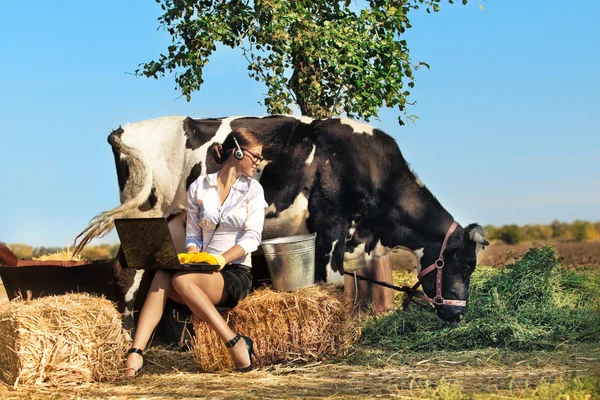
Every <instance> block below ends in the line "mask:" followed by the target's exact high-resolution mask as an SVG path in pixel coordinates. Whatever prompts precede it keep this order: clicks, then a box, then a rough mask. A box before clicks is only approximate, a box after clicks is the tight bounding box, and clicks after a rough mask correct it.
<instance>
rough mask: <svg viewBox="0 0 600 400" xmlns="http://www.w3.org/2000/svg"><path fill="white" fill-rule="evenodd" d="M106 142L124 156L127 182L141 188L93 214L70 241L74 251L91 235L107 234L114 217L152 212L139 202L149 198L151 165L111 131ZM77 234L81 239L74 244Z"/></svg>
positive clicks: (112, 225)
mask: <svg viewBox="0 0 600 400" xmlns="http://www.w3.org/2000/svg"><path fill="white" fill-rule="evenodd" d="M108 142H109V143H110V145H111V146H112V148H113V151H114V152H115V154H120V155H121V156H126V160H127V166H128V168H129V171H130V176H129V178H128V183H129V184H131V185H134V187H139V188H140V189H139V191H138V192H137V194H136V195H135V197H133V198H130V199H127V200H124V199H123V198H121V201H122V204H121V205H119V206H117V207H115V208H113V209H112V210H107V211H103V212H101V213H100V214H98V215H96V216H95V217H94V218H92V220H91V221H90V223H89V225H88V226H87V228H85V229H84V230H83V231H82V232H81V233H80V234H79V235H77V237H76V238H75V240H74V243H73V245H74V247H75V250H74V254H78V253H79V252H80V251H81V250H82V249H83V248H84V247H85V246H86V245H87V244H88V243H89V242H90V241H91V240H92V239H95V238H101V237H104V236H106V235H107V234H108V233H109V232H110V231H111V230H112V229H113V228H114V226H115V224H114V221H115V219H117V218H136V217H140V216H141V215H142V214H143V215H144V216H146V217H150V216H151V215H149V213H148V211H145V212H143V211H141V210H140V206H141V205H142V204H144V203H145V202H146V201H147V200H148V196H150V193H151V191H152V169H151V168H150V166H149V165H148V164H147V163H146V162H145V161H144V159H143V157H142V156H141V154H140V153H139V151H137V150H136V149H134V148H132V147H130V146H127V145H126V144H125V143H123V141H122V140H121V137H120V135H117V134H114V133H113V134H111V135H109V137H108ZM117 163H118V158H117ZM152 216H154V215H152ZM79 238H81V240H80V242H79V243H78V244H77V240H78V239H79Z"/></svg>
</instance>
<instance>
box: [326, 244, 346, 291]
mask: <svg viewBox="0 0 600 400" xmlns="http://www.w3.org/2000/svg"><path fill="white" fill-rule="evenodd" d="M337 243H338V240H335V241H334V242H333V243H331V251H330V252H329V262H328V263H327V265H326V266H325V274H326V275H325V282H327V283H331V284H332V285H334V286H344V275H343V274H340V273H339V272H334V271H333V269H332V268H331V262H332V261H333V251H334V250H335V246H336V245H337Z"/></svg>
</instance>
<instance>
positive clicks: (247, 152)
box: [242, 147, 265, 163]
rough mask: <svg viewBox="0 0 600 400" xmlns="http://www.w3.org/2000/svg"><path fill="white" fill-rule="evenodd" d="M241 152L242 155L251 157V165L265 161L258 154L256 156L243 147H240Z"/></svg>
mask: <svg viewBox="0 0 600 400" xmlns="http://www.w3.org/2000/svg"><path fill="white" fill-rule="evenodd" d="M242 150H244V154H249V155H251V156H252V163H256V162H262V161H264V159H265V158H264V157H263V156H261V155H259V154H256V153H253V152H251V151H250V150H248V149H245V148H243V147H242Z"/></svg>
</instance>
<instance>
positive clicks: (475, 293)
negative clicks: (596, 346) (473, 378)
mask: <svg viewBox="0 0 600 400" xmlns="http://www.w3.org/2000/svg"><path fill="white" fill-rule="evenodd" d="M599 340H600V271H594V270H593V269H591V268H577V269H566V268H562V267H561V266H560V264H559V257H558V253H557V251H556V249H555V248H553V247H550V246H543V247H539V248H532V249H530V250H529V251H528V252H527V253H526V254H525V255H524V256H523V257H522V258H521V259H519V260H517V261H516V262H515V263H514V264H507V265H506V266H505V268H503V269H498V268H490V267H479V268H477V269H476V272H475V273H474V274H473V276H472V278H471V287H470V290H469V303H468V311H467V314H466V317H465V320H464V321H463V322H461V323H460V324H448V323H444V322H443V321H441V320H440V319H439V318H438V317H437V316H436V314H435V313H434V312H433V311H432V310H431V309H425V308H422V307H418V306H413V305H411V307H410V308H409V310H408V311H406V312H403V311H402V310H401V308H398V309H397V310H396V311H394V312H391V313H389V314H386V315H383V316H380V317H377V318H374V319H372V320H370V321H368V322H367V323H366V325H365V327H364V329H363V334H362V337H361V343H363V344H365V345H372V346H383V347H386V348H397V349H404V350H413V351H420V350H435V349H446V350H468V349H477V348H486V347H502V348H507V349H512V350H534V349H551V348H555V347H556V346H557V345H559V344H562V343H566V342H567V343H568V342H587V341H599Z"/></svg>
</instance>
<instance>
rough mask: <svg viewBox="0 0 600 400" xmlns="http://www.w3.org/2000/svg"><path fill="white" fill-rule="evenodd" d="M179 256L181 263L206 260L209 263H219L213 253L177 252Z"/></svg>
mask: <svg viewBox="0 0 600 400" xmlns="http://www.w3.org/2000/svg"><path fill="white" fill-rule="evenodd" d="M177 257H178V258H179V262H180V263H181V264H189V263H201V262H204V263H209V264H213V265H219V262H218V261H217V259H216V258H215V257H214V256H213V255H211V254H208V253H205V252H201V253H179V254H177Z"/></svg>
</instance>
